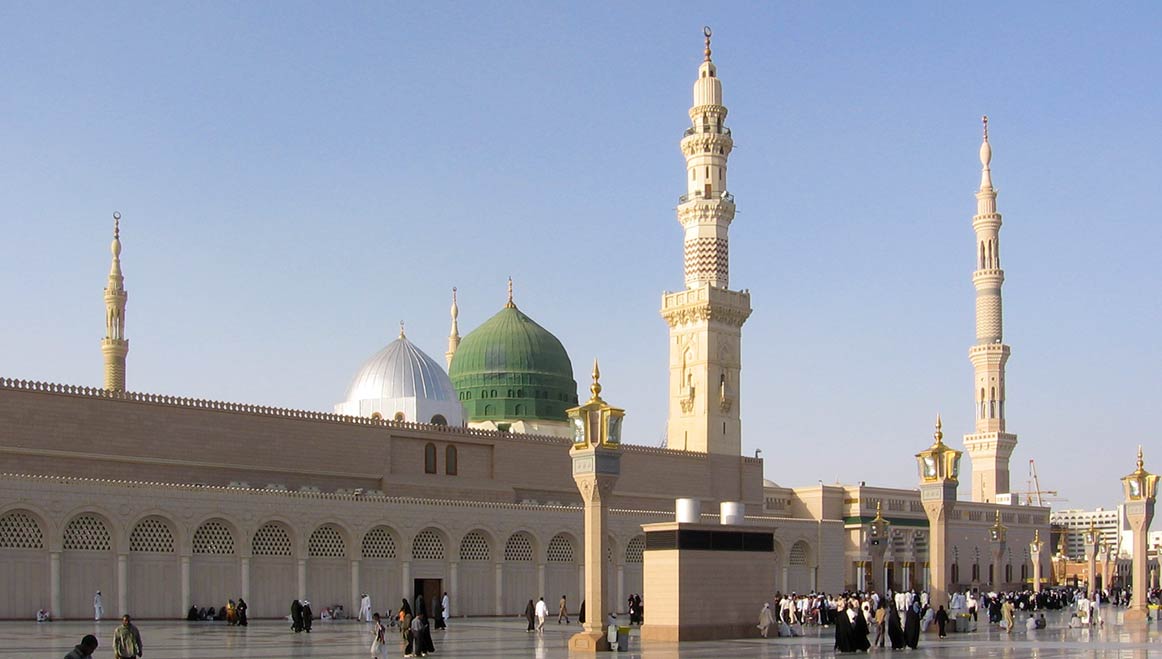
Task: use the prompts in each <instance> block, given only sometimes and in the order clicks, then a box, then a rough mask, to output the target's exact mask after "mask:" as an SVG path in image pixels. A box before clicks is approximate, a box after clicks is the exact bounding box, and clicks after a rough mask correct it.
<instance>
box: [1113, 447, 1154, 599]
mask: <svg viewBox="0 0 1162 659" xmlns="http://www.w3.org/2000/svg"><path fill="white" fill-rule="evenodd" d="M1122 489H1124V490H1125V493H1126V504H1125V510H1126V520H1127V521H1128V522H1129V523H1130V529H1131V530H1132V531H1133V532H1134V545H1133V547H1132V548H1131V551H1132V553H1133V555H1134V565H1133V568H1132V570H1131V572H1130V587H1131V588H1132V589H1133V591H1132V596H1131V600H1130V608H1129V610H1128V611H1126V615H1125V620H1126V622H1135V621H1143V620H1147V619H1149V609H1147V608H1146V591H1147V590H1148V588H1149V584H1148V583H1147V581H1146V579H1147V567H1146V561H1147V559H1148V558H1149V557H1148V556H1147V555H1146V552H1147V543H1146V539H1147V538H1146V534H1147V533H1149V531H1150V522H1152V521H1153V520H1154V498H1155V496H1156V495H1157V493H1158V476H1157V475H1156V474H1151V473H1150V472H1148V471H1146V468H1145V467H1144V465H1143V461H1142V446H1141V445H1138V468H1137V469H1135V470H1134V471H1133V473H1130V474H1128V475H1126V476H1123V477H1122Z"/></svg>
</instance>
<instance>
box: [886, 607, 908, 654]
mask: <svg viewBox="0 0 1162 659" xmlns="http://www.w3.org/2000/svg"><path fill="white" fill-rule="evenodd" d="M888 640H889V641H891V643H892V649H893V650H903V649H904V627H903V626H902V625H901V624H900V610H899V609H897V608H896V603H895V602H891V603H890V604H888Z"/></svg>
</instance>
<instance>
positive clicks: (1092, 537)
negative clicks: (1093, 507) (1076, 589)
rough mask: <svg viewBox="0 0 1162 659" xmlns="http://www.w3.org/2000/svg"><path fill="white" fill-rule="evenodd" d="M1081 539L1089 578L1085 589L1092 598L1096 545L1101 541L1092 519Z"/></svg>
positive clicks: (1095, 567) (1094, 588) (1095, 573)
mask: <svg viewBox="0 0 1162 659" xmlns="http://www.w3.org/2000/svg"><path fill="white" fill-rule="evenodd" d="M1082 539H1083V540H1085V563H1086V569H1087V570H1088V572H1086V578H1087V579H1089V583H1087V584H1086V586H1085V591H1086V592H1087V593H1089V595H1090V597H1091V598H1092V597H1093V594H1094V592H1096V591H1097V552H1098V549H1097V545H1098V543H1099V542H1100V541H1101V534H1100V533H1098V532H1097V527H1096V526H1094V524H1093V521H1092V520H1091V521H1090V522H1089V530H1088V531H1086V532H1085V535H1084V536H1082Z"/></svg>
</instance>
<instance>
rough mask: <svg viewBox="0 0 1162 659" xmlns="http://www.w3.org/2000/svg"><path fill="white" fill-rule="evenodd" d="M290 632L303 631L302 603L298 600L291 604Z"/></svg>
mask: <svg viewBox="0 0 1162 659" xmlns="http://www.w3.org/2000/svg"><path fill="white" fill-rule="evenodd" d="M291 631H293V632H294V633H296V634H297V633H299V632H301V631H303V603H302V602H300V601H298V600H294V601H293V602H291Z"/></svg>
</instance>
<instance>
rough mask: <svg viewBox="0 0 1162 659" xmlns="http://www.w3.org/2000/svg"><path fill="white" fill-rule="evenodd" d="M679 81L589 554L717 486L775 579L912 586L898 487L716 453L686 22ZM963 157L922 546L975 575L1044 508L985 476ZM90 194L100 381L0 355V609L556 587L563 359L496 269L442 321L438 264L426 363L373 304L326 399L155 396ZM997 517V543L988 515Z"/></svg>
mask: <svg viewBox="0 0 1162 659" xmlns="http://www.w3.org/2000/svg"><path fill="white" fill-rule="evenodd" d="M693 97H694V100H693V106H692V107H691V108H690V110H689V118H690V125H689V127H687V128H686V129H685V133H684V135H683V136H682V137H681V141H680V145H681V150H682V153H683V154H684V156H685V159H686V163H687V174H686V191H685V193H684V194H683V195H682V196H681V198H680V201H679V205H678V208H677V219H678V221H679V223H680V224H681V226H682V231H683V236H684V239H683V246H682V254H683V258H684V264H685V282H684V286H683V288H682V289H681V290H679V291H677V292H667V293H665V294H664V295H663V296H662V302H661V310H660V311H661V316H662V318H663V319H664V320H665V322H666V324H667V326H668V327H669V336H668V339H667V340H668V344H669V346H670V359H669V378H668V382H667V385H666V386H667V387H668V391H669V415H668V423H667V445H666V447H665V448H655V447H648V446H642V445H635V444H633V443H632V438H627V441H626V442H624V443H623V448H622V452H623V455H622V462H621V464H622V478H621V480H620V481H619V484H618V487H617V490H616V492H615V496H614V498H613V501H612V503H611V508H612V510H611V512H610V516H609V537H608V541H607V547H608V548H609V549H608V551H607V553H606V556H605V558H604V560H606V561H607V565H608V569H609V573H610V574H611V575H613V576H612V577H611V583H610V586H609V588H608V590H609V591H612V592H611V594H610V597H611V598H612V599H613V602H612V603H613V604H617V603H623V602H624V601H625V599H626V597H627V596H628V595H629V594H631V593H640V592H642V590H643V584H642V564H643V555H644V553H645V551H646V547H645V542H644V535H643V533H642V529H641V526H642V525H643V524H649V523H654V522H661V521H670V520H672V519H673V516H674V505H675V504H674V502H675V499H677V498H692V499H697V500H700V501H701V502H702V508H703V510H705V511H716V510H717V509H718V505H719V504H720V503H722V502H740V503H741V504H743V506H744V507H745V511H746V517H745V523H746V524H748V525H754V526H755V527H759V528H762V529H765V530H769V531H770V532H772V533H773V535H774V552H773V553H772V554H771V558H770V565H769V569H770V570H771V572H772V574H773V575H774V581H775V583H776V584H778V586H779V588H780V589H781V590H783V591H797V592H805V591H810V590H822V591H829V592H834V591H839V590H842V589H845V588H857V587H859V588H864V587H874V588H884V587H893V588H897V589H899V588H909V587H918V588H926V587H928V586H929V585H930V584H931V582H932V575H931V574H930V573H929V569H928V568H929V562H928V561H929V541H930V539H931V534H930V529H929V523H928V518H927V517H926V515H925V512H924V507H923V506H922V505H921V497H920V492H919V491H918V490H917V489H915V488H909V489H893V488H886V487H873V486H866V485H864V484H862V483H861V484H859V485H823V484H822V483H820V484H817V485H811V486H808V487H783V486H780V485H778V484H776V483H774V482H772V481H770V480H765V479H764V463H763V461H762V460H761V459H758V458H752V457H746V456H743V455H741V437H742V428H741V423H740V420H741V416H740V409H739V404H738V401H739V392H740V388H741V386H742V384H743V381H742V380H741V379H740V373H741V369H742V359H741V354H742V353H741V339H742V327H743V325H744V324H745V322H746V320H747V318H748V316H749V315H750V313H751V301H750V293H749V291H747V290H745V289H743V290H735V289H731V288H730V282H729V267H728V266H729V241H728V231H729V228H730V224H731V222H732V221H733V219H734V216H735V198H734V196H733V195H732V194H731V193H730V192H729V189H728V186H727V161H728V159H729V157H730V154H731V150H732V148H733V145H734V142H733V138H732V136H731V131H730V128H728V127H727V126H726V117H727V108H726V106H725V105H724V104H723V85H722V81H721V80H720V78H719V76H718V71H717V67H716V66H715V64H714V62H713V60H712V58H711V50H710V37H709V31H707V38H706V49H705V57H704V60H703V61H702V62H701V63H700V65H699V66H698V70H697V77H696V79H695V82H694V88H693ZM980 158H981V163H982V175H981V181H980V188H979V192H978V193H977V195H976V197H977V209H978V210H977V214H976V215H975V216H974V217H973V218H972V223H971V224H972V229H973V231H974V234H975V240H974V242H973V243H972V249H973V253H974V257H975V260H976V262H977V269H976V271H975V272H974V273H973V274H972V280H973V282H974V284H975V286H976V289H977V295H976V315H977V341H976V344H975V345H973V346H972V347H971V348H970V351H969V355H970V359H971V361H972V363H973V365H974V368H975V375H974V377H975V380H974V382H973V383H972V392H973V399H974V401H975V405H976V410H977V414H976V421H975V428H974V431H973V432H972V433H971V434H969V435H967V436H966V437H965V438H964V441H965V448H966V451H967V453H968V455H969V457H970V458H971V460H972V467H973V473H974V475H976V477H975V478H974V479H973V481H974V482H973V483H972V492H971V500H964V501H958V502H957V503H956V507H955V509H953V510H951V511H950V513H949V520H948V531H947V535H946V538H945V539H946V542H947V547H946V559H945V560H947V562H948V563H949V565H950V568H949V571H948V572H947V574H946V578H947V580H948V582H949V583H950V584H951V585H953V586H954V587H969V586H978V587H982V588H984V587H988V586H990V585H994V584H995V585H998V586H999V585H1019V584H1021V583H1022V582H1028V581H1029V579H1030V578H1031V575H1032V573H1033V572H1032V563H1031V561H1032V560H1033V559H1032V558H1031V556H1030V551H1029V543H1030V542H1031V541H1032V540H1033V539H1034V535H1035V533H1037V534H1039V535H1040V537H1043V538H1046V539H1048V538H1049V510H1048V508H1040V507H1030V506H1016V505H1013V504H1014V503H1015V502H1011V501H1008V500H1007V497H1005V496H1004V495H1005V493H1006V492H1008V488H1009V457H1010V455H1011V453H1012V451H1013V448H1014V447H1015V445H1016V443H1017V438H1016V435H1014V434H1011V433H1009V432H1008V431H1007V429H1006V426H1005V379H1004V378H1005V365H1006V361H1007V359H1008V357H1009V346H1007V345H1005V344H1004V343H1003V337H1002V331H1001V330H1002V322H1001V318H1002V317H1001V286H1002V284H1003V282H1004V273H1003V271H1002V270H1001V266H1000V249H999V231H1000V226H1001V215H1000V214H999V213H998V212H997V210H996V190H995V189H994V188H993V185H992V179H991V171H990V162H991V158H992V152H991V145H990V144H989V142H988V133H987V123H986V130H985V137H984V142H983V144H982V146H981V152H980ZM659 203H664V201H662V200H659ZM114 217H115V224H114V232H113V243H112V265H111V269H110V271H109V276H108V282H107V286H106V288H105V298H104V299H105V304H106V309H107V313H106V318H105V325H106V336H105V338H104V339H103V340H102V341H101V352H102V355H103V358H104V363H105V381H104V384H103V386H102V387H99V388H98V387H91V386H85V385H73V384H54V383H45V382H34V381H25V380H12V379H0V454H2V455H3V460H4V462H3V465H4V466H3V468H2V471H3V473H2V474H0V618H5V619H30V618H31V617H32V616H33V614H34V613H35V612H36V611H37V609H40V608H44V609H48V610H50V611H52V612H53V614H54V616H56V617H58V618H66V619H85V618H88V617H89V616H92V615H93V608H92V601H93V595H94V593H95V592H96V591H98V590H100V591H101V592H102V593H103V597H104V602H105V610H106V612H107V615H119V614H120V613H122V612H129V613H132V614H133V615H135V616H136V617H139V618H180V617H182V616H183V615H184V613H185V611H186V610H187V609H188V608H189V607H190V606H191V605H196V606H220V605H222V604H223V603H224V602H226V601H227V599H231V598H235V599H236V598H238V597H239V596H241V597H243V598H245V599H246V600H247V602H248V603H249V604H250V615H251V616H252V617H255V618H269V617H276V616H284V615H286V613H287V610H288V608H289V605H290V602H291V601H292V600H293V599H295V598H299V599H303V598H306V599H310V600H311V601H312V603H313V605H314V607H315V610H316V611H319V610H321V609H322V608H323V607H333V606H336V605H342V606H344V607H345V608H346V609H347V610H348V611H354V610H357V609H358V605H357V603H358V601H359V598H360V595H361V594H362V593H369V594H370V595H371V597H372V601H373V606H374V608H375V609H377V610H387V609H389V608H391V607H392V606H394V605H397V604H398V602H399V600H400V598H401V597H410V596H411V595H412V594H413V593H415V592H423V593H425V594H427V595H428V596H431V595H432V594H435V593H442V592H444V591H447V592H448V593H449V596H450V598H451V602H452V605H451V609H452V614H453V615H455V616H461V615H469V616H480V615H509V614H515V613H519V612H521V611H523V610H524V606H525V603H526V602H527V601H528V600H529V599H530V598H535V597H539V596H542V595H543V596H545V597H546V599H547V600H548V601H555V600H556V598H558V597H559V596H560V595H561V594H564V595H566V596H567V597H568V599H569V601H570V602H574V603H579V602H580V600H581V592H582V579H583V567H582V559H583V556H582V546H583V545H582V542H581V539H582V534H583V523H582V517H581V511H580V496H579V494H578V492H577V490H576V487H575V486H574V483H573V480H572V478H571V472H570V458H569V447H570V437H571V436H572V435H571V430H570V427H569V425H568V422H567V416H566V410H567V409H568V408H570V407H574V406H576V405H577V404H578V394H577V388H578V383H577V379H578V375H577V373H576V372H575V369H574V364H573V361H572V359H571V358H570V356H569V354H568V352H567V350H566V348H565V346H563V345H562V344H561V342H560V341H559V340H558V339H557V338H556V337H555V336H553V334H552V333H551V332H550V331H549V330H548V329H546V328H544V327H542V326H540V325H539V324H538V323H537V322H536V321H535V320H534V319H533V318H532V317H531V316H530V315H528V314H527V313H526V311H532V310H522V309H521V308H520V307H518V306H517V301H516V300H515V299H514V297H513V295H512V288H511V284H510V288H509V296H508V300H507V302H506V303H505V304H504V305H503V307H501V308H500V309H499V311H497V313H496V314H495V315H494V316H492V317H491V318H489V319H488V320H486V321H485V322H483V323H481V324H480V325H479V326H478V327H477V328H476V329H474V330H473V331H471V332H469V333H468V334H467V335H466V336H464V337H463V338H461V337H460V333H459V326H458V323H459V318H458V309H457V306H456V301H455V293H454V291H453V298H452V300H453V301H452V308H451V332H450V336H449V340H448V347H447V351H446V353H445V362H444V366H441V364H440V363H439V362H437V361H436V360H435V359H433V358H432V357H430V356H429V355H428V354H427V353H425V352H424V350H422V349H421V348H420V347H419V346H417V345H415V344H413V343H412V342H411V341H410V340H409V339H408V337H407V336H406V334H405V332H404V330H403V328H402V327H401V330H400V333H399V336H398V338H396V339H395V340H394V341H392V342H391V343H389V344H388V345H387V346H385V347H383V348H382V349H381V350H379V351H378V352H376V353H375V354H374V355H372V356H371V357H370V358H369V359H368V360H367V361H366V363H364V364H363V366H362V367H361V368H360V369H359V370H358V371H357V372H356V374H355V376H354V378H353V379H352V382H351V386H350V388H349V389H348V390H347V392H346V395H345V396H344V398H343V400H342V401H341V402H339V403H337V404H335V405H334V411H333V412H316V411H305V410H293V409H282V408H275V407H265V406H257V405H247V404H238V403H227V402H220V401H214V400H200V399H189V398H176V397H173V396H167V395H165V394H162V393H153V392H146V391H135V390H130V389H128V388H127V357H128V353H129V340H128V338H127V336H128V335H127V333H126V322H125V309H126V303H127V299H128V295H127V292H126V290H127V289H126V288H125V277H124V276H123V273H122V269H121V253H122V243H121V236H120V227H119V224H118V223H116V220H119V216H116V215H115V216H114ZM966 243H967V240H966ZM445 366H446V370H445ZM596 377H597V374H596V369H594V374H593V378H594V380H596ZM582 379H583V380H585V379H587V377H582ZM966 384H968V383H966ZM587 385H588V382H583V386H587ZM966 390H967V387H966ZM608 393H610V394H612V395H611V396H610V397H611V399H614V400H616V392H613V391H610V392H608ZM942 437H943V435H942V431H941V429H940V427H939V425H938V426H937V430H936V443H935V444H934V445H933V446H934V447H937V448H940V449H941V450H944V446H943V444H942ZM916 444H917V449H918V450H919V449H923V448H924V447H926V446H928V442H927V441H925V440H924V439H923V438H921V437H919V436H918V438H917V442H916ZM174 446H199V447H201V448H202V449H203V450H201V451H198V452H196V453H194V452H175V451H173V449H172V447H174ZM909 457H910V456H901V459H908V458H909ZM143 475H147V478H148V480H142V476H143ZM704 518H705V521H711V522H713V521H715V519H716V516H715V515H713V514H706V515H704ZM998 528H1003V529H1005V530H1007V538H1008V542H1007V544H1006V543H1005V542H1001V543H1000V544H999V545H998V543H997V542H996V541H995V531H996V530H997V529H998ZM991 533H993V534H994V535H993V536H992V537H993V540H992V541H990V534H991ZM1001 537H1002V538H1003V537H1004V536H1003V534H1002V536H1001ZM1039 560H1041V561H1042V562H1043V563H1044V566H1043V567H1046V568H1047V567H1048V563H1049V561H1048V558H1047V557H1046V558H1044V559H1039ZM994 568H995V570H1000V572H997V571H995V570H994ZM1049 572H1050V571H1049V570H1048V569H1045V570H1042V571H1041V573H1042V574H1048V573H1049ZM647 605H648V602H647ZM647 610H648V607H647Z"/></svg>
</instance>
